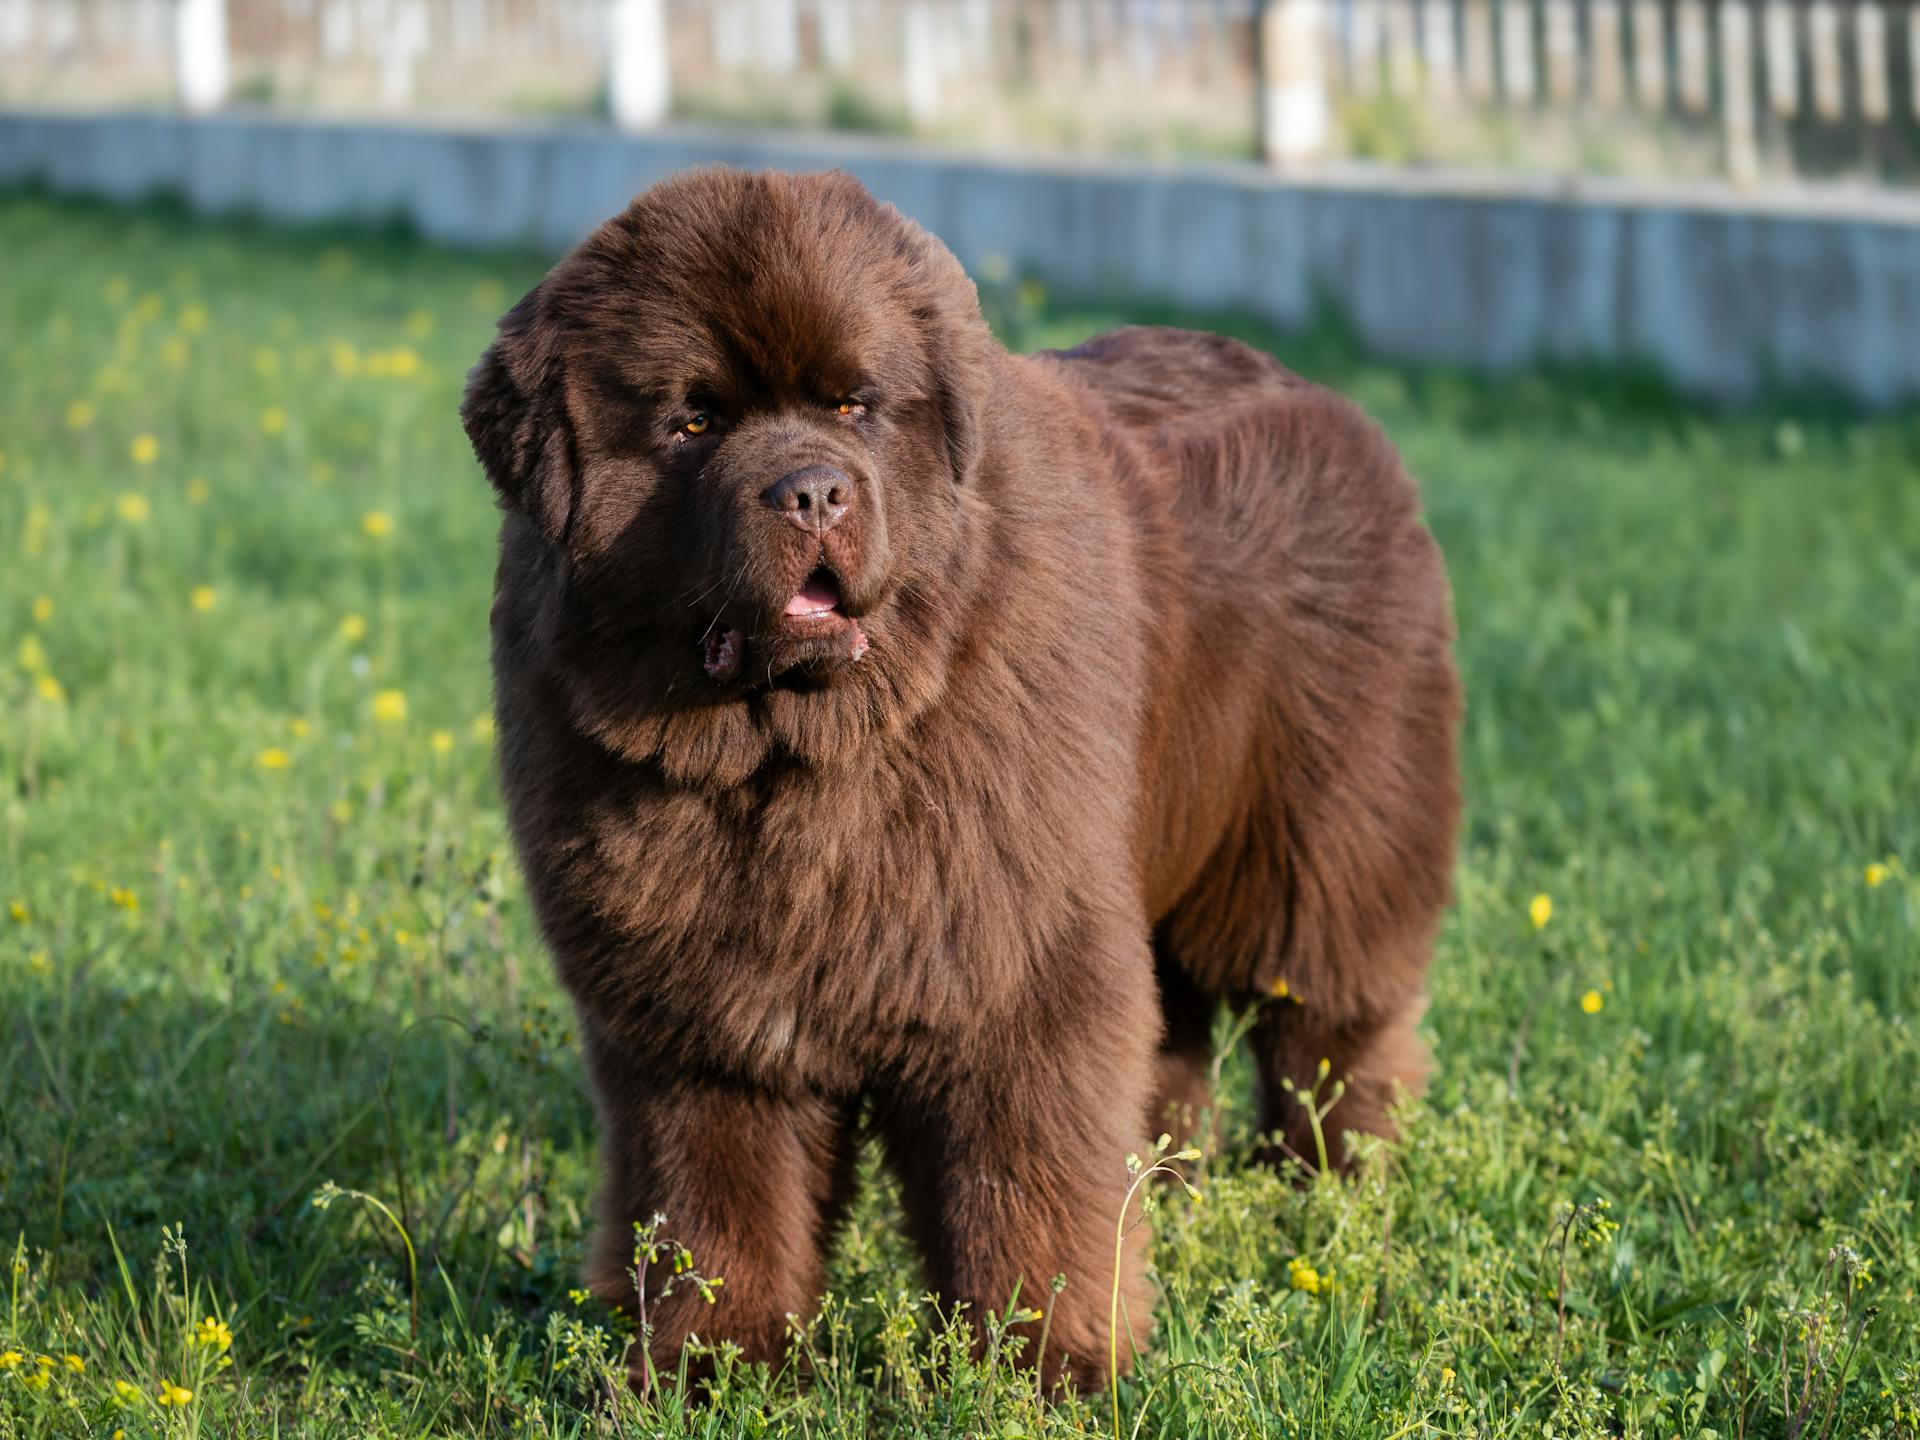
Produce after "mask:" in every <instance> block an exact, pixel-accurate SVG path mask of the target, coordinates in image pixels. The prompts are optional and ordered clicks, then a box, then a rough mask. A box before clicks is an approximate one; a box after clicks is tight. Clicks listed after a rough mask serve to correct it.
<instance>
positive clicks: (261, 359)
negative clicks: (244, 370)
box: [253, 345, 280, 380]
mask: <svg viewBox="0 0 1920 1440" xmlns="http://www.w3.org/2000/svg"><path fill="white" fill-rule="evenodd" d="M253 373H254V374H256V375H258V376H259V377H260V378H261V379H262V380H264V379H266V378H267V377H268V376H271V375H278V374H279V373H280V352H279V351H278V350H275V349H274V348H273V347H271V346H269V345H262V346H260V347H258V348H257V349H256V350H255V351H254V352H253Z"/></svg>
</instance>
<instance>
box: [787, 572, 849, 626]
mask: <svg viewBox="0 0 1920 1440" xmlns="http://www.w3.org/2000/svg"><path fill="white" fill-rule="evenodd" d="M783 613H784V614H785V615H786V616H787V618H788V619H789V620H821V619H824V618H826V617H827V616H829V615H838V614H839V613H840V581H839V578H838V577H837V576H835V575H834V573H833V572H832V571H831V570H829V569H828V568H827V567H826V566H824V565H816V566H814V567H813V573H812V574H811V575H809V576H807V583H806V584H804V585H802V586H801V587H800V588H799V589H798V590H797V591H795V592H794V596H793V598H792V599H791V600H789V601H787V608H786V610H785V611H784V612H783Z"/></svg>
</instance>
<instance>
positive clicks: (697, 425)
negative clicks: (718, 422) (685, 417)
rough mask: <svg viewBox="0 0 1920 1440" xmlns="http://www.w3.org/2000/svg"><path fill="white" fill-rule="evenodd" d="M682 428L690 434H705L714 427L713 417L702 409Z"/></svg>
mask: <svg viewBox="0 0 1920 1440" xmlns="http://www.w3.org/2000/svg"><path fill="white" fill-rule="evenodd" d="M680 428H681V429H682V430H683V431H685V432H686V433H687V434H689V435H704V434H706V433H707V431H709V430H711V429H712V428H713V417H712V416H711V415H709V414H707V412H706V411H704V410H702V411H701V412H700V413H699V414H698V415H695V416H694V417H693V418H692V419H691V420H689V421H687V423H686V424H684V425H682V426H681V427H680Z"/></svg>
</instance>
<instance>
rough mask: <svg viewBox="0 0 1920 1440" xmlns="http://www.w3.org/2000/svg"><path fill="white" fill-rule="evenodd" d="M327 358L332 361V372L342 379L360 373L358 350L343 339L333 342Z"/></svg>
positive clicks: (348, 378)
mask: <svg viewBox="0 0 1920 1440" xmlns="http://www.w3.org/2000/svg"><path fill="white" fill-rule="evenodd" d="M328 358H329V359H330V360H332V362H333V373H334V374H336V375H338V376H339V377H340V378H341V379H342V380H350V379H352V378H353V377H354V376H355V375H358V374H359V373H360V352H359V351H358V350H356V349H354V348H353V346H351V345H349V344H348V343H347V342H346V341H344V340H336V341H334V342H333V347H332V349H331V350H330V351H329V352H328Z"/></svg>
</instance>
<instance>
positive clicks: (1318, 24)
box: [1259, 0, 1333, 168]
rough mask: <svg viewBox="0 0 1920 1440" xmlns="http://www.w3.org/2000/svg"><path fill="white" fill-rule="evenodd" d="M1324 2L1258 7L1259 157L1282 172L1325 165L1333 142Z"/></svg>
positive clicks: (1287, 0) (1283, 0)
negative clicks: (1312, 165)
mask: <svg viewBox="0 0 1920 1440" xmlns="http://www.w3.org/2000/svg"><path fill="white" fill-rule="evenodd" d="M1327 40H1328V27H1327V7H1326V0H1263V3H1262V4H1261V6H1260V50H1259V55H1260V117H1259V120H1260V132H1259V133H1260V154H1261V157H1262V158H1263V159H1264V160H1265V161H1266V162H1267V163H1268V164H1269V165H1273V166H1276V167H1280V168H1287V167H1295V166H1302V165H1311V164H1313V163H1314V162H1315V161H1317V160H1321V159H1324V158H1325V157H1326V154H1327V150H1328V147H1329V143H1330V142H1331V140H1332V138H1333V136H1332V132H1333V109H1332V105H1331V103H1330V101H1329V99H1328V95H1327V79H1328V77H1327Z"/></svg>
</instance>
